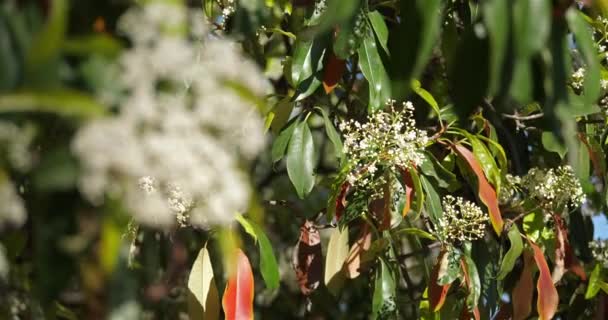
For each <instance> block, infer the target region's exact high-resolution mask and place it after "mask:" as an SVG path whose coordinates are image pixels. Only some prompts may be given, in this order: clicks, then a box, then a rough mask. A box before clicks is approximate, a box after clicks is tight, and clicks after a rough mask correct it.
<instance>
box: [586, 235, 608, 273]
mask: <svg viewBox="0 0 608 320" xmlns="http://www.w3.org/2000/svg"><path fill="white" fill-rule="evenodd" d="M589 249H591V255H593V258H594V259H595V260H596V261H597V262H598V263H601V264H602V265H603V266H604V268H608V240H599V239H598V240H594V241H591V242H589Z"/></svg>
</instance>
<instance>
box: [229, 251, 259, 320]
mask: <svg viewBox="0 0 608 320" xmlns="http://www.w3.org/2000/svg"><path fill="white" fill-rule="evenodd" d="M236 263H237V265H236V269H235V271H234V273H233V274H232V275H230V276H229V277H228V282H227V283H226V289H225V290H224V297H223V298H222V308H223V309H224V314H225V315H226V319H230V320H234V319H239V320H241V319H243V320H246V319H251V320H253V290H254V285H253V272H252V271H251V265H250V264H249V259H247V256H246V255H245V254H244V253H243V251H241V250H240V249H238V251H237V259H236Z"/></svg>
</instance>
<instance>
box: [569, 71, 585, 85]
mask: <svg viewBox="0 0 608 320" xmlns="http://www.w3.org/2000/svg"><path fill="white" fill-rule="evenodd" d="M584 81H585V68H582V67H581V68H578V69H577V70H576V71H574V73H573V74H572V76H571V79H570V85H571V86H572V88H574V89H576V90H582V89H583V83H584Z"/></svg>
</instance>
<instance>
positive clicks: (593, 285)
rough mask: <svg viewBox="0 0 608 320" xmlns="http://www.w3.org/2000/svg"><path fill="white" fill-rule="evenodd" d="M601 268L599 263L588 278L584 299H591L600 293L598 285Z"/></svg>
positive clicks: (600, 280)
mask: <svg viewBox="0 0 608 320" xmlns="http://www.w3.org/2000/svg"><path fill="white" fill-rule="evenodd" d="M601 276H602V266H601V264H600V263H598V264H596V265H595V267H594V268H593V271H592V272H591V276H590V277H589V283H588V284H587V291H586V292H585V299H592V298H593V297H595V296H596V295H597V293H598V292H599V291H600V284H601V282H602V278H601Z"/></svg>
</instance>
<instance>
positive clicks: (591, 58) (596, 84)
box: [566, 8, 601, 105]
mask: <svg viewBox="0 0 608 320" xmlns="http://www.w3.org/2000/svg"><path fill="white" fill-rule="evenodd" d="M566 20H568V25H569V26H570V30H571V31H572V33H574V38H575V40H576V44H577V48H578V49H579V50H580V52H581V53H582V55H583V59H584V60H585V63H586V64H587V66H586V68H585V85H584V87H583V93H584V95H585V102H586V104H587V105H593V104H595V103H596V102H597V98H598V97H599V95H600V89H601V88H600V63H599V61H598V58H597V49H595V46H594V44H595V40H593V35H592V33H591V30H590V28H589V26H588V24H587V23H586V22H585V19H584V18H583V17H582V15H581V14H579V11H578V10H577V9H575V8H569V9H568V11H566Z"/></svg>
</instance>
